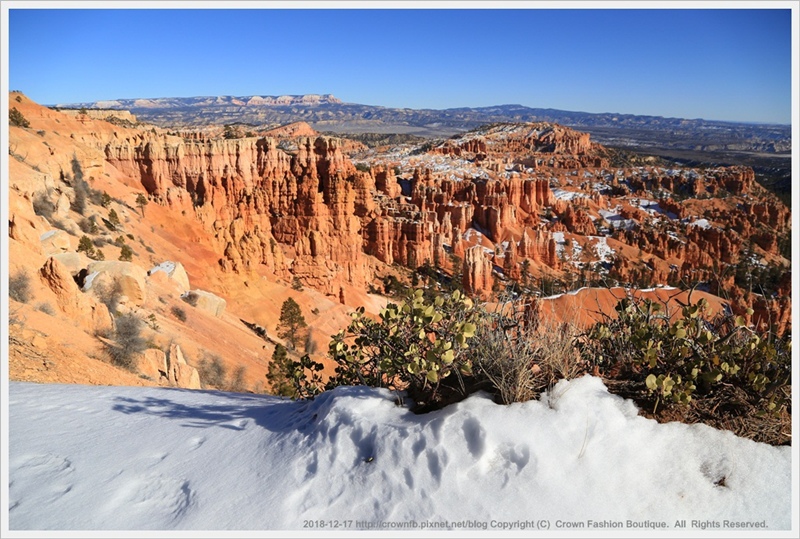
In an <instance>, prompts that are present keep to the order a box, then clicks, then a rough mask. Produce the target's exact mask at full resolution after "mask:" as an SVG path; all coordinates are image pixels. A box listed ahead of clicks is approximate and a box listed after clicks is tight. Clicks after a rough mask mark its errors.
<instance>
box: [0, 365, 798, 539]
mask: <svg viewBox="0 0 800 539" xmlns="http://www.w3.org/2000/svg"><path fill="white" fill-rule="evenodd" d="M7 406H8V411H9V418H10V422H9V434H10V437H9V448H8V461H7V463H4V466H3V475H4V480H5V479H7V483H6V484H7V485H8V497H5V496H4V499H5V500H6V501H5V502H4V504H6V505H7V507H8V511H9V512H8V523H9V528H10V530H12V531H20V530H297V531H299V532H305V534H306V535H312V534H314V533H316V532H325V533H330V532H331V531H333V530H336V531H339V532H344V533H345V535H340V536H342V537H345V536H347V537H349V535H347V533H348V532H351V531H352V530H356V529H371V530H372V532H373V534H372V535H376V533H375V532H376V530H378V529H380V530H383V531H392V532H398V531H401V532H404V533H405V532H408V533H409V534H411V533H416V535H415V536H422V535H424V536H431V534H432V532H433V531H434V530H436V531H438V530H442V529H450V530H453V531H454V532H458V535H457V536H464V535H466V534H467V533H468V532H471V533H470V534H469V536H472V537H486V536H497V535H502V534H509V535H510V536H514V537H521V536H549V534H548V532H549V533H555V532H557V531H564V530H566V531H568V532H570V534H572V535H574V534H578V535H582V534H583V535H588V536H595V535H597V532H598V531H600V532H603V531H605V532H606V533H608V532H609V531H611V532H613V534H614V536H622V535H624V536H641V535H642V534H650V533H651V532H653V531H654V529H656V527H658V526H662V525H663V526H664V527H665V528H666V529H667V531H668V532H669V534H672V535H685V533H687V532H688V533H689V534H691V535H692V536H697V535H698V534H700V533H701V531H703V530H702V529H705V531H706V532H707V531H708V530H712V531H714V530H716V531H718V532H719V533H724V536H726V537H728V536H731V534H734V532H741V531H742V530H743V529H745V530H746V531H747V532H748V533H746V534H745V536H752V535H756V534H759V533H761V532H763V531H765V530H766V531H770V532H775V531H778V530H784V533H782V534H778V535H774V534H773V535H772V536H773V537H774V536H786V537H788V536H791V533H790V531H788V530H790V529H791V526H792V518H793V517H792V452H791V449H790V448H788V447H771V446H768V445H765V444H759V443H755V442H752V441H750V440H746V439H743V438H738V437H736V436H734V435H733V434H732V433H730V432H723V431H718V430H715V429H712V428H710V427H707V426H704V425H685V424H682V423H669V424H658V423H656V422H655V421H652V420H648V419H645V418H643V417H641V416H638V415H637V409H636V407H635V405H634V404H632V403H631V402H630V401H626V400H623V399H622V398H620V397H617V396H614V395H611V394H610V393H608V391H607V390H606V387H605V386H604V385H603V383H602V382H601V380H600V379H598V378H593V377H591V376H586V377H583V378H580V379H577V380H574V381H569V382H568V381H562V382H559V383H558V384H557V385H556V386H555V387H554V388H553V389H552V390H551V391H550V392H549V393H548V394H546V395H544V396H543V397H542V398H541V399H539V400H537V401H531V402H527V403H524V404H515V405H511V406H501V405H497V404H494V403H493V402H492V401H491V399H489V398H488V397H487V396H486V395H485V394H477V395H474V396H472V397H470V398H469V399H467V400H466V401H464V402H461V403H459V404H456V405H452V406H450V407H448V408H445V409H443V410H440V411H437V412H433V413H429V414H426V415H414V414H412V413H410V412H409V411H408V410H407V409H406V408H405V407H403V406H398V405H397V404H396V403H395V399H394V396H393V394H392V393H390V392H389V391H387V390H378V389H370V388H365V387H355V388H339V389H337V390H335V391H333V392H329V393H325V394H323V395H322V396H319V397H317V399H315V400H314V401H312V402H292V401H287V400H281V399H278V398H275V397H269V396H264V395H252V394H249V395H248V394H236V393H222V392H215V391H191V390H180V389H169V388H139V387H100V386H80V385H40V384H32V383H23V382H11V383H10V384H9V395H8V400H7ZM6 464H7V465H6ZM681 523H682V524H685V526H686V527H685V528H680V527H676V526H678V525H679V524H681ZM337 526H338V527H337ZM596 526H600V527H596ZM602 526H605V527H602ZM741 526H759V527H757V528H752V527H749V528H741ZM795 531H796V530H795ZM509 532H515V534H514V533H509ZM520 532H524V534H522V535H521V534H520ZM98 533H99V532H98ZM87 535H90V534H86V535H81V536H87ZM564 535H569V534H560V536H564ZM27 536H28V537H30V535H27ZM36 536H37V537H38V536H39V535H36ZM104 536H105V535H104ZM137 536H139V535H137ZM393 536H395V537H396V536H397V535H396V534H395V535H393ZM450 536H452V535H450ZM606 536H608V535H606ZM661 536H664V535H663V534H662V535H661ZM717 536H719V535H717Z"/></svg>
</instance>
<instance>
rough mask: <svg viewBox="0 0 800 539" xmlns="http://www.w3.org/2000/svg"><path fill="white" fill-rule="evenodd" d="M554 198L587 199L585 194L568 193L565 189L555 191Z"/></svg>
mask: <svg viewBox="0 0 800 539" xmlns="http://www.w3.org/2000/svg"><path fill="white" fill-rule="evenodd" d="M553 196H554V197H556V198H557V199H558V200H575V199H576V198H586V194H585V193H579V192H577V191H566V190H564V189H553Z"/></svg>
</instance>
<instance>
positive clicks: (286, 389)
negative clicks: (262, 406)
mask: <svg viewBox="0 0 800 539" xmlns="http://www.w3.org/2000/svg"><path fill="white" fill-rule="evenodd" d="M291 369H292V360H291V359H289V354H288V352H287V350H286V347H285V346H283V345H282V344H277V345H275V351H274V352H273V353H272V361H271V362H270V364H269V370H268V371H267V375H266V376H267V381H268V382H269V385H270V391H271V392H272V394H273V395H280V396H281V397H293V396H294V394H295V390H294V386H293V385H292V381H291Z"/></svg>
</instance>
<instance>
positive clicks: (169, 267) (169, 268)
mask: <svg viewBox="0 0 800 539" xmlns="http://www.w3.org/2000/svg"><path fill="white" fill-rule="evenodd" d="M175 268H176V265H175V262H171V261H169V260H167V261H166V262H162V263H161V264H159V265H158V266H153V267H152V268H151V269H150V271H148V272H147V274H148V275H152V274H154V273H155V272H157V271H163V272H164V273H166V274H167V275H172V272H173V271H175Z"/></svg>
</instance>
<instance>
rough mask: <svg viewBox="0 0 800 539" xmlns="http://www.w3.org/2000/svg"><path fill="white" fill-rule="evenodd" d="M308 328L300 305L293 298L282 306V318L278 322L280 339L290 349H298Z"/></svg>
mask: <svg viewBox="0 0 800 539" xmlns="http://www.w3.org/2000/svg"><path fill="white" fill-rule="evenodd" d="M306 327H308V324H307V323H306V319H305V318H304V317H303V313H302V312H301V311H300V305H298V304H297V302H296V301H295V300H293V299H292V298H288V299H287V300H286V301H284V302H283V305H282V306H281V317H280V319H279V320H278V337H280V338H281V339H285V340H286V341H287V343H288V344H289V346H290V348H291V349H292V350H294V349H295V348H297V342H298V341H299V340H300V339H301V333H302V331H303V329H305V328H306Z"/></svg>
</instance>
